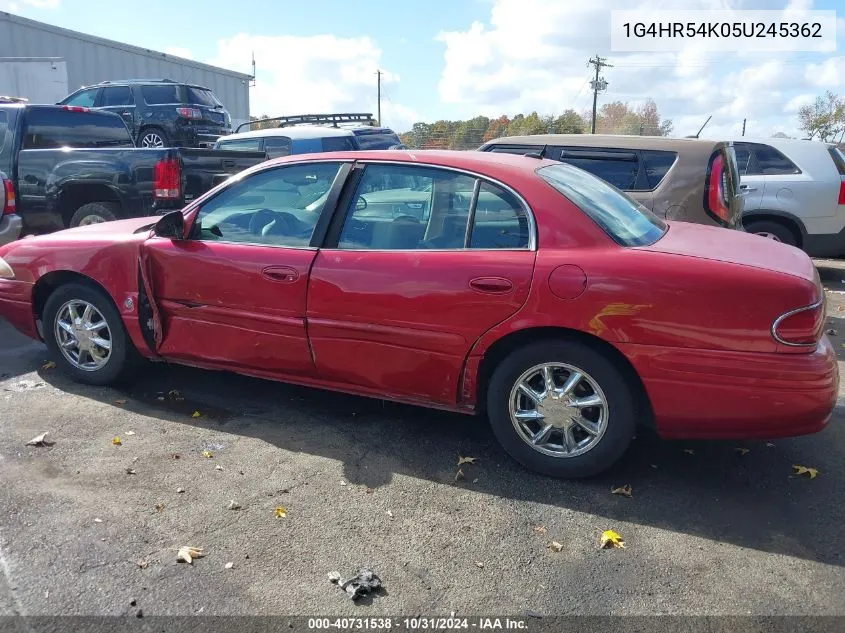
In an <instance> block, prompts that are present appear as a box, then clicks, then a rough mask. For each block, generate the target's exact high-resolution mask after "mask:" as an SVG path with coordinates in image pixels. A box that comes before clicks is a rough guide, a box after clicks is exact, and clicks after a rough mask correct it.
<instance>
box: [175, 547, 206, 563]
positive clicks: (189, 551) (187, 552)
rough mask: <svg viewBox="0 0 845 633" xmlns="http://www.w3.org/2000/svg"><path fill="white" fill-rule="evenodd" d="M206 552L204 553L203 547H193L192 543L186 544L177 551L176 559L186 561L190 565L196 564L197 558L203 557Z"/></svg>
mask: <svg viewBox="0 0 845 633" xmlns="http://www.w3.org/2000/svg"><path fill="white" fill-rule="evenodd" d="M203 556H205V554H203V553H202V548H201V547H191V546H190V545H184V546H182V547H180V548H179V551H178V552H176V560H177V561H179V562H186V563H188V564H189V565H193V564H194V559H195V558H202V557H203Z"/></svg>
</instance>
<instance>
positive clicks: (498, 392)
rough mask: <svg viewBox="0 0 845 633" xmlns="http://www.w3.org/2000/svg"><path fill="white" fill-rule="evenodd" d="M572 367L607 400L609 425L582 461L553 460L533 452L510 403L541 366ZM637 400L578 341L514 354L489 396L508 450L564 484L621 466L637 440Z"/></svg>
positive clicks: (606, 363) (610, 366) (605, 362)
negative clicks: (527, 374)
mask: <svg viewBox="0 0 845 633" xmlns="http://www.w3.org/2000/svg"><path fill="white" fill-rule="evenodd" d="M553 362H557V363H567V364H569V365H573V366H575V367H578V368H579V369H582V370H584V371H585V372H587V373H588V374H589V375H590V376H592V378H593V379H594V380H595V381H596V382H597V383H598V385H599V386H600V387H601V389H602V391H603V392H604V395H605V397H606V399H607V413H608V425H607V429H606V430H605V432H604V435H603V436H602V438H601V440H600V441H599V443H598V444H596V446H594V447H593V448H592V449H590V450H589V451H587V452H586V453H583V454H582V455H578V456H577V457H566V458H564V457H552V456H549V455H544V454H542V453H540V452H539V451H537V450H535V449H533V448H531V447H530V446H529V445H528V444H527V443H526V442H525V441H524V440H523V439H521V437H520V436H519V434H518V433H517V431H516V429H515V428H514V426H513V423H512V422H511V418H510V411H509V398H510V393H511V389H512V388H513V385H514V383H515V382H516V380H517V378H519V377H520V376H521V375H522V373H523V372H524V371H526V370H527V369H529V368H531V367H533V366H535V365H539V364H541V363H553ZM635 411H636V408H635V399H634V397H633V394H632V390H631V387H630V385H629V384H628V381H627V380H626V379H625V377H624V376H623V374H622V373H621V372H619V370H617V369H616V367H615V366H614V363H613V362H612V361H611V360H609V359H608V357H607V356H606V355H604V354H602V353H601V352H599V351H597V350H595V349H593V348H592V347H590V346H588V345H584V344H582V343H579V342H576V341H571V342H569V341H566V342H564V341H553V342H544V343H535V344H532V345H529V346H526V347H524V348H522V349H519V350H517V351H515V352H513V353H512V354H511V355H510V356H508V357H507V358H506V359H505V360H503V361H502V362H501V363H500V364H499V366H498V367H497V368H496V369H495V370H494V372H493V375H492V377H491V379H490V384H489V387H488V390H487V415H488V417H489V419H490V424H491V426H492V428H493V433H494V434H495V435H496V438H497V439H498V440H499V442H500V443H501V444H502V447H503V448H504V449H505V450H506V451H507V452H508V454H510V455H511V457H513V458H514V459H515V460H516V461H518V462H519V463H521V464H522V465H523V466H525V467H526V468H529V469H530V470H534V471H537V472H540V473H543V474H545V475H551V476H553V477H564V478H578V477H589V476H592V475H595V474H598V473H599V472H601V471H603V470H605V469H607V468H609V467H610V466H611V465H612V464H613V463H614V462H616V461H617V460H618V459H619V458H620V457H621V456H622V454H623V453H624V452H625V450H626V449H627V448H628V445H629V444H630V443H631V439H632V438H633V436H634V430H635V425H636V413H635Z"/></svg>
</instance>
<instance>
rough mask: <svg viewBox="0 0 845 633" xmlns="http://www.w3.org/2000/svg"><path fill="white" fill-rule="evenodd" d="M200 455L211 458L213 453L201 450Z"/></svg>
mask: <svg viewBox="0 0 845 633" xmlns="http://www.w3.org/2000/svg"><path fill="white" fill-rule="evenodd" d="M202 456H203V457H205V458H206V459H211V458H212V457H214V453H212V452H211V451H203V452H202Z"/></svg>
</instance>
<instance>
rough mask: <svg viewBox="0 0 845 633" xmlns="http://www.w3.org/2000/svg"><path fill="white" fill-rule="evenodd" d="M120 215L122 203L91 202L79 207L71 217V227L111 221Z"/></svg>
mask: <svg viewBox="0 0 845 633" xmlns="http://www.w3.org/2000/svg"><path fill="white" fill-rule="evenodd" d="M119 217H120V205H119V204H118V203H116V202H89V203H88V204H83V205H82V206H81V207H79V208H78V209H77V210H76V211H75V212H74V214H73V216H71V218H70V225H69V226H70V228H73V227H76V226H88V225H89V224H100V223H101V222H111V221H112V220H117V219H118V218H119Z"/></svg>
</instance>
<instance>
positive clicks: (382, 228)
mask: <svg viewBox="0 0 845 633" xmlns="http://www.w3.org/2000/svg"><path fill="white" fill-rule="evenodd" d="M474 187H475V178H473V177H471V176H467V175H465V174H460V173H457V172H452V171H448V170H444V169H435V168H430V167H414V166H407V165H375V164H374V165H368V166H367V167H366V170H365V171H364V176H363V178H362V179H361V182H360V184H359V185H358V189H357V191H356V195H355V196H354V197H353V199H352V202H351V208H350V209H349V210H348V212H347V216H346V219H345V221H344V225H343V228H342V230H341V233H340V237H339V239H338V247H339V248H343V249H356V250H417V249H437V250H443V249H461V248H464V244H465V242H466V228H467V222H468V219H469V209H470V204H471V202H472V194H473V190H474Z"/></svg>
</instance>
